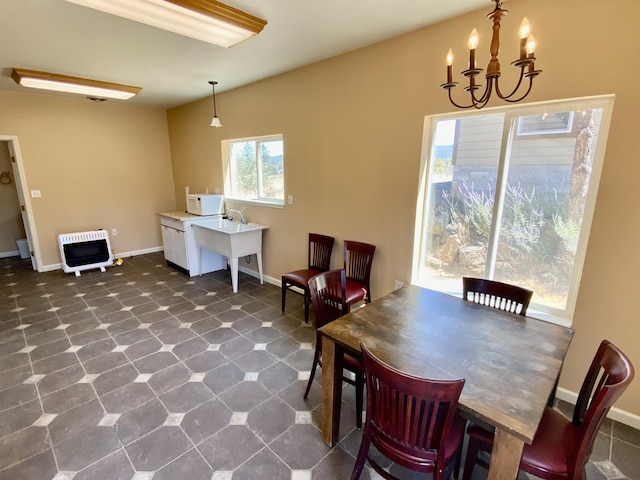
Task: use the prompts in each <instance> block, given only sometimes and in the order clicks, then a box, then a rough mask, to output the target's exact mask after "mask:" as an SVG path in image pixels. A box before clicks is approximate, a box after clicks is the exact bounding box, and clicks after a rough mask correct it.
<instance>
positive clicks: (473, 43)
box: [469, 28, 478, 70]
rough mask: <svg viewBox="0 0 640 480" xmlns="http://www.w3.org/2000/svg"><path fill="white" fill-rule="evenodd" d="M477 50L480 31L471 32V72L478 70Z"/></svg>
mask: <svg viewBox="0 0 640 480" xmlns="http://www.w3.org/2000/svg"><path fill="white" fill-rule="evenodd" d="M476 48H478V30H476V29H475V28H474V29H473V30H471V35H470V36H469V70H473V69H474V68H476Z"/></svg>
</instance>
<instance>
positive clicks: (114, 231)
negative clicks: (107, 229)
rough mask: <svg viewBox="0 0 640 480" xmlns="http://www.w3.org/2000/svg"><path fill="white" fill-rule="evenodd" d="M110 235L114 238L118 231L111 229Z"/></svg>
mask: <svg viewBox="0 0 640 480" xmlns="http://www.w3.org/2000/svg"><path fill="white" fill-rule="evenodd" d="M111 235H113V236H114V237H115V236H117V235H118V229H117V228H112V229H111Z"/></svg>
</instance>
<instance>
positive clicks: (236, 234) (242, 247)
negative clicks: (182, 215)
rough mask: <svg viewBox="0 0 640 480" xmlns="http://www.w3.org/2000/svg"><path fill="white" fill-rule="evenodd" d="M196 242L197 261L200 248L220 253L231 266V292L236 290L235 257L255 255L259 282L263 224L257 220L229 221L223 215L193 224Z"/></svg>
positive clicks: (236, 271) (236, 263) (236, 259)
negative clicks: (251, 221)
mask: <svg viewBox="0 0 640 480" xmlns="http://www.w3.org/2000/svg"><path fill="white" fill-rule="evenodd" d="M192 228H193V229H194V232H195V237H196V244H197V246H198V262H200V261H201V257H200V250H201V249H202V248H204V249H206V250H211V251H212V252H216V253H219V254H220V255H224V256H225V257H227V258H228V259H229V264H230V266H231V284H232V286H233V292H234V293H237V291H238V258H239V257H245V256H247V255H253V254H255V255H256V257H257V259H258V271H259V273H260V283H264V282H263V279H262V231H263V230H266V229H267V228H269V227H267V226H265V225H259V224H257V223H246V224H245V223H240V222H232V221H231V220H228V219H225V218H216V219H211V220H208V221H206V222H202V223H198V224H193V225H192Z"/></svg>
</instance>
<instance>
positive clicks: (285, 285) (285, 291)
mask: <svg viewBox="0 0 640 480" xmlns="http://www.w3.org/2000/svg"><path fill="white" fill-rule="evenodd" d="M287 288H288V287H287V282H285V281H284V280H282V311H283V312H284V302H285V300H286V299H287Z"/></svg>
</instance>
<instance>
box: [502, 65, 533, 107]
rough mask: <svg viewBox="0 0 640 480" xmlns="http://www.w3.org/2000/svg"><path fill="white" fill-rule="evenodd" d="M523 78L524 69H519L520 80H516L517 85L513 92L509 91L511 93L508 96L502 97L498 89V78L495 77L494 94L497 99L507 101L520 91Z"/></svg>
mask: <svg viewBox="0 0 640 480" xmlns="http://www.w3.org/2000/svg"><path fill="white" fill-rule="evenodd" d="M523 78H524V67H521V68H520V78H519V79H518V83H516V86H515V87H514V88H513V90H512V91H511V93H510V94H509V95H503V94H502V92H501V91H500V87H499V85H498V77H496V94H497V95H498V97H500V98H501V99H502V100H506V101H509V99H510V98H511V97H513V96H514V95H515V94H516V93H517V91H518V90H519V89H520V86H521V85H522V79H523ZM525 96H526V95H525Z"/></svg>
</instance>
